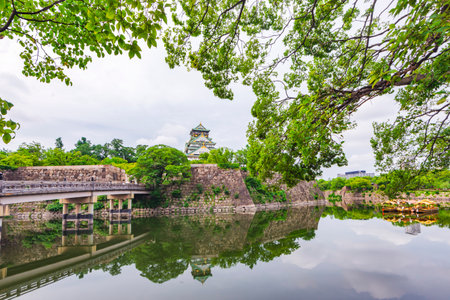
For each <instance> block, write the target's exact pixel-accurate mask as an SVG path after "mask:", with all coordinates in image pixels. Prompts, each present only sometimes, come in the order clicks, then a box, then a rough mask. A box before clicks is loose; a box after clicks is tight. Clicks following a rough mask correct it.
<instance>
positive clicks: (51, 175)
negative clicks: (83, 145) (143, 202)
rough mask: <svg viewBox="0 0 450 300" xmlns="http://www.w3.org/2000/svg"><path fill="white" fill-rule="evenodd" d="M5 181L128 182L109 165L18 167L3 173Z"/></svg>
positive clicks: (122, 173) (123, 171)
mask: <svg viewBox="0 0 450 300" xmlns="http://www.w3.org/2000/svg"><path fill="white" fill-rule="evenodd" d="M3 179H4V180H6V181H98V182H128V176H127V174H126V173H125V170H122V169H120V168H117V167H114V166H110V165H94V166H46V167H20V168H17V169H16V170H8V171H3Z"/></svg>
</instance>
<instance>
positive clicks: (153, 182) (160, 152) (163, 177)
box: [132, 145, 191, 189]
mask: <svg viewBox="0 0 450 300" xmlns="http://www.w3.org/2000/svg"><path fill="white" fill-rule="evenodd" d="M190 171H191V166H190V164H189V161H188V159H187V157H186V155H185V154H184V153H183V152H181V151H179V150H177V149H175V148H172V147H169V146H165V145H156V146H153V147H149V148H148V149H147V150H145V152H144V153H143V154H142V155H141V156H140V157H139V158H138V160H137V162H136V167H135V168H134V169H133V170H132V173H133V176H134V177H135V178H136V179H137V180H138V181H140V182H142V183H144V184H146V185H147V186H152V187H154V188H156V189H159V188H160V187H161V185H162V184H169V183H173V182H182V181H185V180H188V179H189V178H190V175H191V172H190Z"/></svg>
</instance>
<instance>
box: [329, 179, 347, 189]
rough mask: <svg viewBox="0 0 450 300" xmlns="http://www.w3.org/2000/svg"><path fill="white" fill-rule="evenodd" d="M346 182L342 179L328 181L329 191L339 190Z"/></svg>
mask: <svg viewBox="0 0 450 300" xmlns="http://www.w3.org/2000/svg"><path fill="white" fill-rule="evenodd" d="M346 182H347V180H346V179H345V178H343V177H336V178H333V179H331V181H330V189H331V190H333V191H337V190H340V189H342V188H343V187H344V186H345V184H346Z"/></svg>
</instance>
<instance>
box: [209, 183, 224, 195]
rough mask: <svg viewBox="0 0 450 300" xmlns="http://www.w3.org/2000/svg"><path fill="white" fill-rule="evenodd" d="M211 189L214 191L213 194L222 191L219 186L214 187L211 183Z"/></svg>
mask: <svg viewBox="0 0 450 300" xmlns="http://www.w3.org/2000/svg"><path fill="white" fill-rule="evenodd" d="M211 191H212V192H213V193H214V195H219V194H220V192H222V189H221V188H220V187H215V186H214V185H212V186H211Z"/></svg>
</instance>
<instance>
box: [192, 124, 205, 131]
mask: <svg viewBox="0 0 450 300" xmlns="http://www.w3.org/2000/svg"><path fill="white" fill-rule="evenodd" d="M192 130H193V131H204V132H209V129H206V128H205V126H203V125H202V123H200V124H198V126H197V127H195V128H193V129H192Z"/></svg>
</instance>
